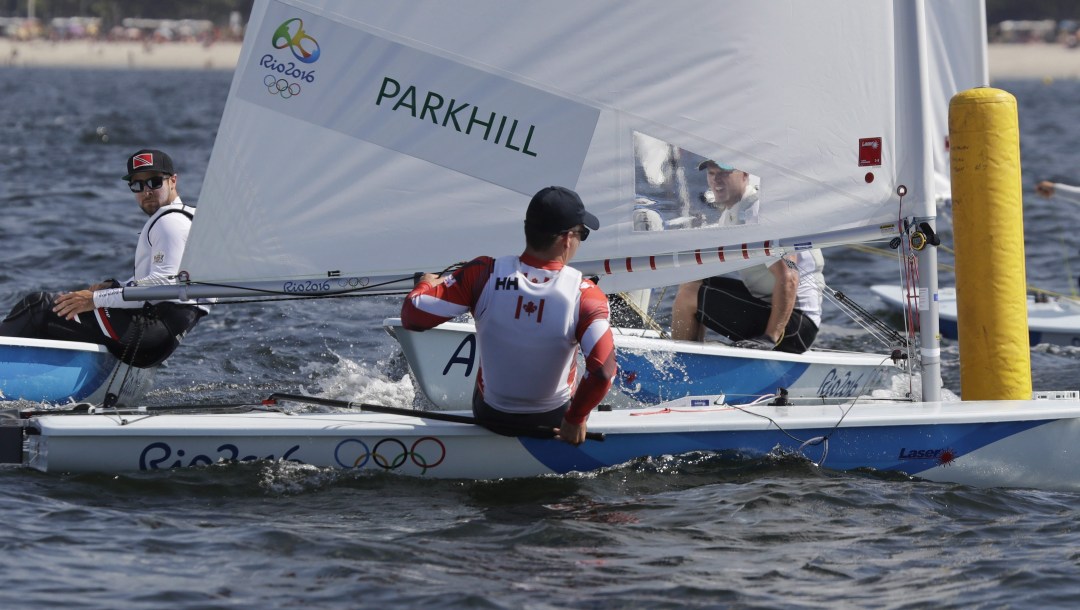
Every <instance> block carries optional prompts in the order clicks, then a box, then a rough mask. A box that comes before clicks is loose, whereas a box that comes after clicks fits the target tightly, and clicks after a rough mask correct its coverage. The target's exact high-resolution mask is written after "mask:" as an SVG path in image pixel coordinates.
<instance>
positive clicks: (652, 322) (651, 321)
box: [616, 292, 671, 339]
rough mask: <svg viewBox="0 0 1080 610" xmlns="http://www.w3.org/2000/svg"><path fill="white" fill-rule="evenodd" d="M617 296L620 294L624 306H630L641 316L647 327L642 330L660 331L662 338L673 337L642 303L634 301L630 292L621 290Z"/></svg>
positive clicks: (631, 309)
mask: <svg viewBox="0 0 1080 610" xmlns="http://www.w3.org/2000/svg"><path fill="white" fill-rule="evenodd" d="M616 296H618V297H619V299H621V300H622V303H623V305H624V306H626V307H629V308H630V311H632V312H634V313H635V314H636V315H637V316H638V317H639V318H641V323H642V324H644V325H645V327H646V328H643V329H642V330H653V331H656V332H657V333H659V335H660V338H661V339H670V338H671V336H670V335H669V334H668V333H667V331H665V330H664V327H662V326H660V324H659V323H658V322H657V321H656V319H655V318H653V316H652V314H650V313H649V312H647V311H645V310H644V309H642V308H641V306H640V305H638V304H637V303H636V302H634V300H633V299H631V298H630V295H629V294H627V293H625V292H620V293H618V294H617V295H616Z"/></svg>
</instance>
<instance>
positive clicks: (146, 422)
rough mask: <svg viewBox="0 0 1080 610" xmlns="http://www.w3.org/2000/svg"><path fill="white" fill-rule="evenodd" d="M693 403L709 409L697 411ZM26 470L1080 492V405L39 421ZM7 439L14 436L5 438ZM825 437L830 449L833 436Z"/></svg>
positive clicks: (686, 405)
mask: <svg viewBox="0 0 1080 610" xmlns="http://www.w3.org/2000/svg"><path fill="white" fill-rule="evenodd" d="M695 401H696V402H698V403H701V404H703V405H704V406H691V405H692V404H694V403H695ZM28 423H29V426H30V434H28V435H27V439H28V440H27V452H26V455H25V463H26V464H27V465H28V466H31V467H34V468H37V469H39V470H43V471H49V472H103V473H120V472H131V471H147V470H160V469H168V468H176V467H187V466H200V465H207V464H211V463H216V462H219V461H222V460H225V461H248V460H255V459H284V460H290V461H294V462H300V463H304V464H310V465H314V466H320V467H329V468H342V469H350V470H363V471H392V472H394V473H399V474H404V475H411V476H424V477H437V478H463V479H498V478H506V477H529V476H537V475H546V474H562V473H567V472H584V471H590V470H595V469H598V468H604V467H607V466H615V465H618V464H623V463H625V462H627V461H630V460H633V459H637V458H643V457H647V456H661V455H677V454H682V453H687V452H695V451H710V452H726V453H728V454H730V455H731V456H732V458H733V459H738V458H746V457H751V458H752V457H760V456H763V455H767V454H772V453H796V454H801V455H803V456H805V457H806V458H808V459H810V460H812V461H814V462H815V463H818V464H820V465H821V466H823V467H825V468H829V469H831V470H839V471H847V470H853V469H874V470H879V471H899V472H905V473H907V474H910V475H914V476H918V477H920V478H923V479H928V480H933V481H941V482H952V483H961V484H968V485H975V486H984V487H996V486H1007V487H1033V488H1045V489H1067V490H1080V458H1077V457H1076V452H1075V447H1076V446H1077V445H1078V444H1080V401H1076V400H1043V401H983V402H953V403H915V404H911V403H888V404H880V403H877V404H875V403H869V402H868V403H865V404H857V405H854V406H850V405H846V406H842V405H802V406H795V407H771V406H767V405H758V406H751V407H730V406H727V405H722V404H721V405H715V404H713V403H711V402H710V398H709V397H690V398H686V399H683V400H680V401H673V402H671V403H665V404H664V405H661V406H659V407H651V408H642V409H627V410H614V411H607V412H595V413H593V414H592V415H591V417H590V419H589V429H590V431H593V432H601V433H604V434H605V435H606V440H604V441H587V442H585V443H584V444H582V445H581V446H579V447H572V446H570V445H567V444H564V443H561V442H559V441H556V440H549V439H543V440H542V439H531V438H514V437H504V436H498V435H496V434H493V433H491V432H489V431H487V430H485V429H483V428H480V427H478V426H474V425H469V424H461V423H451V422H444V421H433V420H426V419H421V418H419V417H411V416H403V415H388V414H382V413H363V412H343V413H317V414H316V413H289V414H286V413H278V412H264V411H256V412H250V413H236V414H181V415H152V414H139V413H131V412H128V413H127V414H124V415H101V414H90V415H84V414H80V415H63V414H57V415H38V416H33V417H31V418H30V420H29V422H28ZM8 438H10V437H8ZM826 439H827V440H826Z"/></svg>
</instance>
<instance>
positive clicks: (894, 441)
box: [521, 420, 1053, 475]
mask: <svg viewBox="0 0 1080 610" xmlns="http://www.w3.org/2000/svg"><path fill="white" fill-rule="evenodd" d="M1052 421H1053V420H1052ZM1045 423H1048V422H1047V421H1046V420H1036V421H1021V422H1001V423H975V424H924V425H911V426H874V427H867V428H840V429H836V430H834V429H832V428H820V429H811V430H806V429H804V430H797V431H794V432H793V436H795V437H797V438H798V439H800V440H799V441H796V440H793V439H792V438H791V437H789V436H788V435H786V434H784V433H783V432H781V431H779V430H776V429H775V428H773V429H770V430H762V431H737V432H735V431H731V432H727V431H715V432H685V433H675V432H665V433H656V434H650V433H641V434H609V435H608V437H607V440H606V441H604V442H595V441H590V442H586V443H584V444H582V445H581V446H580V447H572V446H570V445H567V444H564V443H561V442H558V441H550V440H538V439H528V438H522V439H521V442H522V444H523V445H524V446H525V448H526V449H527V450H528V451H529V453H531V454H532V456H533V457H535V458H536V459H537V460H538V461H540V462H541V463H543V464H544V465H545V466H547V467H548V468H550V469H551V470H552V471H553V472H556V473H560V474H562V473H566V472H571V471H588V470H595V469H597V468H602V467H605V466H614V465H616V464H622V463H625V462H627V461H629V460H632V459H634V458H638V457H642V456H646V455H651V456H659V455H678V454H681V453H687V452H691V451H734V452H739V453H743V454H746V455H748V456H752V457H760V456H763V455H766V454H769V453H772V452H774V451H776V450H778V449H779V450H781V451H789V452H798V451H799V450H800V446H801V445H802V443H803V442H804V441H806V440H809V439H813V438H816V437H822V436H825V435H826V434H829V435H830V436H829V441H828V453H827V454H826V453H825V445H823V444H814V445H810V446H808V447H806V448H805V449H803V450H802V453H803V455H805V457H807V458H808V459H811V460H813V461H815V462H821V460H822V458H823V457H824V463H823V464H822V466H824V467H826V468H829V469H832V470H840V471H845V470H854V469H858V468H873V469H876V470H880V471H901V472H905V473H908V474H911V475H918V474H919V473H922V472H925V471H927V470H930V469H931V468H937V467H942V468H948V467H949V463H950V462H951V461H952V460H955V459H957V458H959V457H962V456H964V455H966V454H968V453H971V452H973V451H976V450H978V449H980V448H982V447H985V446H987V445H989V444H991V443H994V442H996V441H999V440H1001V439H1003V438H1006V437H1009V436H1012V435H1014V434H1017V433H1020V432H1023V431H1025V430H1029V429H1031V428H1034V427H1036V426H1039V425H1042V424H1045Z"/></svg>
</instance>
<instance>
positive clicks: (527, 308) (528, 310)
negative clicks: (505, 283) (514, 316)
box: [522, 301, 536, 317]
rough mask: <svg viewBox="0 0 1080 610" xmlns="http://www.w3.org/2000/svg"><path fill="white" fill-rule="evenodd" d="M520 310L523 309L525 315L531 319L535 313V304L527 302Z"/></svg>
mask: <svg viewBox="0 0 1080 610" xmlns="http://www.w3.org/2000/svg"><path fill="white" fill-rule="evenodd" d="M522 309H524V310H525V313H527V314H529V316H530V317H531V316H532V315H533V314H534V313H536V303H533V302H532V301H529V302H528V303H525V305H524V306H523V307H522Z"/></svg>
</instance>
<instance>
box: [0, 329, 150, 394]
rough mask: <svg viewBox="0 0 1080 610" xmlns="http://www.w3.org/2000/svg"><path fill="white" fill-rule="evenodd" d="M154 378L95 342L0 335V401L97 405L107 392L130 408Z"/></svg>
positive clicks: (148, 371)
mask: <svg viewBox="0 0 1080 610" xmlns="http://www.w3.org/2000/svg"><path fill="white" fill-rule="evenodd" d="M152 380H153V369H139V368H134V367H129V366H127V365H126V364H124V363H122V362H120V361H119V360H118V359H117V358H116V357H114V356H113V355H112V354H110V353H109V351H108V350H107V349H105V347H104V346H101V345H97V344H94V343H82V342H76V341H53V340H49V339H24V338H18V337H0V401H2V400H21V401H28V402H40V403H50V404H67V403H71V402H88V403H92V404H101V403H102V402H103V401H104V400H105V395H106V394H107V393H110V392H111V393H115V394H118V396H119V403H118V404H125V405H130V404H135V403H136V402H137V401H138V400H139V398H141V397H142V395H143V394H144V393H145V391H146V389H147V388H148V387H149V386H150V384H151V382H152ZM121 388H123V389H122V390H121Z"/></svg>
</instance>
